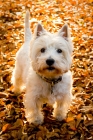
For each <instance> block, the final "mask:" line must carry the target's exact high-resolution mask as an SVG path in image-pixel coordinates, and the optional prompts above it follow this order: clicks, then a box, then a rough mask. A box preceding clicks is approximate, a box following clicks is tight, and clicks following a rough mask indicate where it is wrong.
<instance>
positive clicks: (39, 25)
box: [35, 23, 45, 37]
mask: <svg viewBox="0 0 93 140" xmlns="http://www.w3.org/2000/svg"><path fill="white" fill-rule="evenodd" d="M44 31H45V30H44V28H43V27H42V25H41V24H40V23H38V24H37V27H36V30H35V34H36V37H39V36H40V35H41V34H42V33H43V32H44Z"/></svg>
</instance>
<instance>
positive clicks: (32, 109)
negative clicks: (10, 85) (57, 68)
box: [24, 90, 43, 124]
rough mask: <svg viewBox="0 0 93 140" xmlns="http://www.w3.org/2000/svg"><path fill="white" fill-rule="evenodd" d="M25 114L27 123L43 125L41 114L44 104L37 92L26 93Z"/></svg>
mask: <svg viewBox="0 0 93 140" xmlns="http://www.w3.org/2000/svg"><path fill="white" fill-rule="evenodd" d="M24 105H25V114H26V118H27V121H28V122H30V123H34V124H42V123H43V114H42V112H41V106H42V102H40V98H39V95H38V94H36V91H34V90H31V91H26V94H25V96H24Z"/></svg>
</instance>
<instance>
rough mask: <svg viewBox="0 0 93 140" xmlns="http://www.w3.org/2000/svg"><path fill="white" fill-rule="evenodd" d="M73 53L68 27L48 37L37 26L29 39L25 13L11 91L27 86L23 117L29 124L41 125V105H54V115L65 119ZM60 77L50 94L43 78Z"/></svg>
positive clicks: (48, 34)
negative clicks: (23, 36) (23, 30)
mask: <svg viewBox="0 0 93 140" xmlns="http://www.w3.org/2000/svg"><path fill="white" fill-rule="evenodd" d="M42 49H43V51H42ZM59 49H61V50H62V52H60V50H59ZM72 50H73V45H72V43H71V40H70V35H69V31H68V26H67V25H64V26H63V27H62V28H61V30H59V32H58V33H56V34H51V33H49V32H47V31H45V29H44V28H43V27H42V25H41V24H40V23H38V24H37V27H36V29H35V32H34V35H33V37H32V35H31V31H30V26H29V12H28V11H27V13H26V17H25V42H24V45H23V46H22V47H21V48H20V50H19V51H18V52H17V54H16V62H15V69H14V72H13V77H12V81H13V85H14V92H17V93H19V92H21V88H22V86H23V85H25V86H26V93H25V96H24V105H25V114H26V118H27V120H28V121H29V122H30V123H37V124H41V123H43V114H42V112H41V107H42V105H43V104H44V103H49V104H51V105H53V107H54V111H53V116H54V117H55V118H56V119H58V120H59V121H61V120H62V119H64V118H65V117H66V114H67V111H68V109H69V106H70V103H71V99H72V94H71V88H72V75H71V72H70V71H69V69H70V67H71V61H72V60H71V54H72ZM47 59H53V60H54V63H53V65H52V67H53V68H54V69H53V70H49V69H48V68H49V65H48V64H47V63H46V60H47ZM59 76H62V80H61V81H60V82H58V83H56V84H55V85H53V93H51V84H50V83H48V82H46V81H45V80H44V79H43V77H46V78H47V79H53V78H56V79H57V78H58V77H59Z"/></svg>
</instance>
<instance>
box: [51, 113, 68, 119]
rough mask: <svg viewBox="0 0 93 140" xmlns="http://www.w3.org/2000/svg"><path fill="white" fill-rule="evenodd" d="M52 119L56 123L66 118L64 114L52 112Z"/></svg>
mask: <svg viewBox="0 0 93 140" xmlns="http://www.w3.org/2000/svg"><path fill="white" fill-rule="evenodd" d="M53 117H54V118H56V120H58V121H62V120H63V119H65V117H66V113H60V112H54V113H53Z"/></svg>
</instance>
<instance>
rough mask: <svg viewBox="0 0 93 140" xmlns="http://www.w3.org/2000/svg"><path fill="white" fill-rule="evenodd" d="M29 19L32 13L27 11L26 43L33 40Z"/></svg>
mask: <svg viewBox="0 0 93 140" xmlns="http://www.w3.org/2000/svg"><path fill="white" fill-rule="evenodd" d="M29 17H30V13H29V11H28V10H27V11H26V16H25V35H24V40H25V41H29V40H31V36H32V34H31V30H30V23H29Z"/></svg>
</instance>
